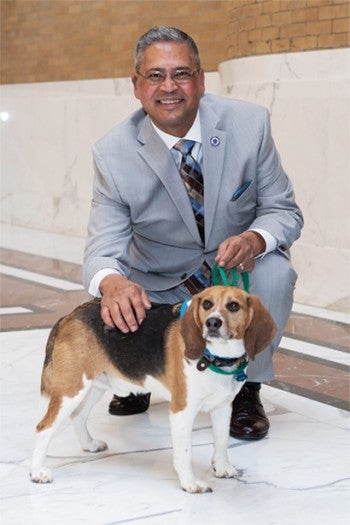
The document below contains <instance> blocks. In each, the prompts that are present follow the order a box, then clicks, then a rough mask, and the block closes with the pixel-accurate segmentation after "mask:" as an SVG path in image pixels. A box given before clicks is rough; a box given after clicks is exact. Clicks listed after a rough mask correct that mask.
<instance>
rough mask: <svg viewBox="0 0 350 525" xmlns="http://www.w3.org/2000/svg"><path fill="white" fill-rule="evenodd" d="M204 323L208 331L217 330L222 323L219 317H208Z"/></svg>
mask: <svg viewBox="0 0 350 525" xmlns="http://www.w3.org/2000/svg"><path fill="white" fill-rule="evenodd" d="M205 325H206V327H207V328H208V330H209V331H210V332H217V331H218V330H219V328H220V326H221V325H222V321H221V319H219V317H208V319H207V320H206V321H205Z"/></svg>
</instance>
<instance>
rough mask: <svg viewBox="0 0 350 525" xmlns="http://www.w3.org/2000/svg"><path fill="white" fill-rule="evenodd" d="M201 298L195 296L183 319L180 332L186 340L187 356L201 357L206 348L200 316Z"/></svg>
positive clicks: (190, 357) (191, 357) (192, 357)
mask: <svg viewBox="0 0 350 525" xmlns="http://www.w3.org/2000/svg"><path fill="white" fill-rule="evenodd" d="M198 307H199V299H198V298H197V297H193V299H192V301H191V304H190V306H189V308H188V309H187V310H186V312H185V314H184V316H183V318H182V319H181V325H180V334H181V335H182V337H183V340H184V342H185V356H186V357H188V359H199V358H200V357H201V356H202V355H203V352H204V349H205V341H204V339H203V334H202V327H201V326H200V322H199V318H198Z"/></svg>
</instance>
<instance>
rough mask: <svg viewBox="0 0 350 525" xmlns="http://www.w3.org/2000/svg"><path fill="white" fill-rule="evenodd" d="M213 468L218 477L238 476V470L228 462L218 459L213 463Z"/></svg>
mask: <svg viewBox="0 0 350 525" xmlns="http://www.w3.org/2000/svg"><path fill="white" fill-rule="evenodd" d="M213 468H214V472H215V477H217V478H238V472H237V470H236V469H235V468H234V467H233V466H232V465H231V464H230V463H228V462H225V463H221V462H219V461H217V462H216V463H213Z"/></svg>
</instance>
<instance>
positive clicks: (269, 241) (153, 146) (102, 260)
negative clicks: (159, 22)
mask: <svg viewBox="0 0 350 525" xmlns="http://www.w3.org/2000/svg"><path fill="white" fill-rule="evenodd" d="M132 82H133V85H134V94H135V97H136V98H137V99H139V100H140V102H141V105H142V108H141V109H139V110H137V111H136V112H135V113H133V114H132V115H131V116H130V118H128V119H127V120H126V121H125V122H123V123H122V124H120V125H118V126H116V127H115V128H113V129H112V130H111V131H110V132H109V133H107V135H106V136H105V137H103V138H102V139H101V140H100V141H99V142H98V143H97V144H96V145H95V147H94V161H95V180H94V189H93V200H92V207H91V216H90V222H89V234H88V240H87V245H86V253H85V261H84V268H83V273H84V283H85V286H86V287H87V289H88V290H89V292H90V293H91V294H92V295H99V294H101V296H102V299H101V316H102V319H103V320H104V322H105V323H106V325H108V326H110V327H113V326H117V327H118V328H119V329H120V330H121V331H122V332H124V333H128V332H129V331H135V330H137V329H138V327H139V325H140V324H141V323H142V321H143V320H144V318H145V315H146V312H147V309H149V308H150V307H151V302H163V303H176V302H179V301H183V300H186V299H188V298H190V297H191V294H193V293H196V291H199V290H200V289H202V288H203V287H205V286H207V285H208V284H209V281H208V275H209V274H210V269H211V268H212V267H213V266H214V265H215V263H218V264H219V265H221V266H222V267H224V268H225V269H229V268H232V267H236V268H238V269H239V271H241V272H242V271H246V272H249V273H250V282H251V291H252V293H255V294H257V295H259V297H260V298H261V300H262V301H263V302H264V304H265V306H266V307H267V308H268V309H269V311H270V313H271V315H272V317H273V318H274V320H275V322H276V324H277V326H278V329H279V330H278V334H277V336H276V338H275V340H274V341H273V344H272V345H270V347H268V348H267V349H266V350H264V352H262V353H261V354H260V355H259V356H258V357H257V359H256V360H255V362H254V363H251V364H250V365H249V367H248V382H247V383H246V384H245V385H244V387H243V388H242V390H241V392H240V394H239V395H238V396H237V397H236V399H235V401H234V403H233V411H232V420H231V427H230V433H231V435H232V436H234V437H237V438H241V439H261V438H262V437H264V436H266V434H267V432H268V429H269V421H268V419H267V417H266V415H265V412H264V409H263V407H262V404H261V402H260V398H259V390H260V384H261V382H263V381H268V380H270V379H272V378H273V366H272V353H273V350H274V349H275V348H277V346H278V343H279V341H280V338H281V336H282V332H283V329H284V327H285V325H286V323H287V320H288V317H289V314H290V310H291V307H292V302H293V289H294V285H295V281H296V274H295V272H294V270H293V269H292V267H291V264H290V261H289V255H288V250H289V248H290V246H291V245H292V243H293V242H294V241H295V240H296V239H297V238H298V237H299V235H300V230H301V227H302V224H303V219H302V214H301V212H300V210H299V208H298V206H297V205H296V203H295V200H294V193H293V188H292V184H291V182H290V180H289V179H288V177H287V175H286V174H285V172H284V171H283V169H282V167H281V164H280V160H279V156H278V153H277V151H276V149H275V146H274V143H273V140H272V138H271V135H270V124H269V117H268V113H267V111H266V110H265V109H264V108H261V107H259V106H256V105H253V104H249V103H245V102H240V101H235V100H230V99H226V98H221V97H217V96H214V95H208V94H204V89H205V88H204V72H203V69H202V68H201V64H200V58H199V54H198V49H197V46H196V44H195V43H194V41H193V40H192V38H191V37H189V36H188V35H187V34H185V33H183V32H182V31H179V30H178V29H175V28H170V27H155V28H152V29H150V30H149V31H148V32H147V33H145V35H143V36H142V37H141V38H140V40H139V42H138V44H137V47H136V54H135V72H134V74H133V76H132ZM180 139H189V140H192V141H193V142H185V143H183V142H180V143H179V140H180ZM183 144H185V147H184V146H183ZM180 172H181V174H182V176H184V179H183V178H182V177H181V176H180ZM184 172H185V173H184ZM193 179H195V180H194V185H197V186H193V187H190V185H191V180H192V182H193ZM203 187H204V190H203ZM193 188H194V189H193ZM203 191H204V197H203ZM191 192H192V193H191ZM145 352H152V348H148V349H145ZM148 405H149V395H145V396H132V395H130V396H127V397H125V395H124V397H120V396H114V398H113V400H112V402H111V404H110V413H112V414H118V415H123V414H124V415H125V414H134V413H139V412H143V411H144V410H146V409H147V408H148Z"/></svg>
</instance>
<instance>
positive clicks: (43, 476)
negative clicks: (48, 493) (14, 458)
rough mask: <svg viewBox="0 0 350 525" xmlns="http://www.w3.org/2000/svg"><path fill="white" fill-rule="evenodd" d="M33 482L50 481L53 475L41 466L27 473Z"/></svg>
mask: <svg viewBox="0 0 350 525" xmlns="http://www.w3.org/2000/svg"><path fill="white" fill-rule="evenodd" d="M29 476H30V479H31V480H32V481H33V483H52V480H53V476H52V472H51V470H50V469H48V468H45V467H42V468H41V469H40V470H39V471H38V472H31V473H30V474H29Z"/></svg>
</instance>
